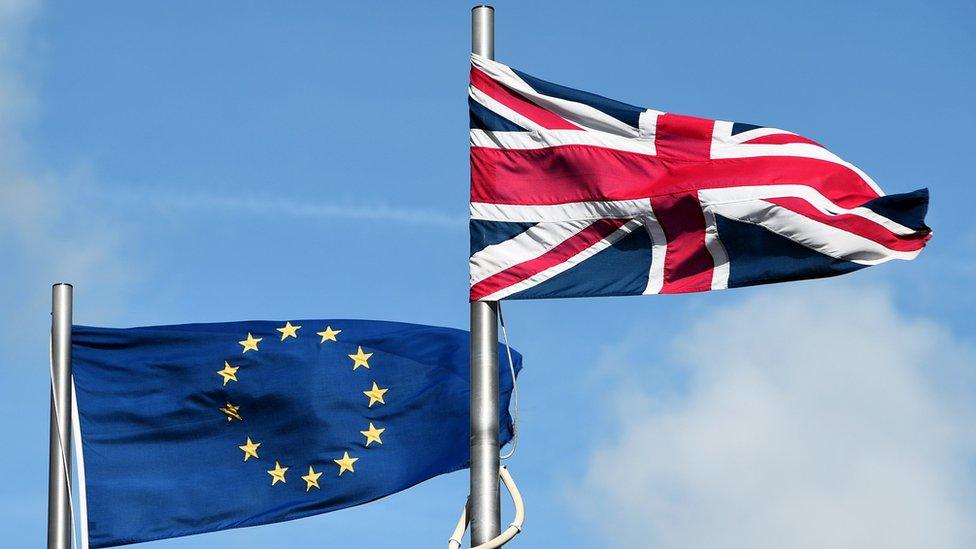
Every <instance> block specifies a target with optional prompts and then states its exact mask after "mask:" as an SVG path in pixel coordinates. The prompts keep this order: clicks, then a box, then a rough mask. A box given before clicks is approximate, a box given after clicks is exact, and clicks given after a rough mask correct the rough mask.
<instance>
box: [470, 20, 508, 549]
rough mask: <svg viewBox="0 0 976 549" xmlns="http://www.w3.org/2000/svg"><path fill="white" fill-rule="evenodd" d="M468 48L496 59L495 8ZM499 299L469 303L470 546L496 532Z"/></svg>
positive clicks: (476, 26)
mask: <svg viewBox="0 0 976 549" xmlns="http://www.w3.org/2000/svg"><path fill="white" fill-rule="evenodd" d="M471 51H472V53H476V54H478V55H482V56H484V57H487V58H489V59H494V58H495V9H494V8H492V7H491V6H475V7H474V8H473V9H472V10H471ZM498 401H499V397H498V303H497V302H477V301H476V302H474V303H471V499H470V502H471V513H470V516H471V545H472V546H475V545H479V544H482V543H485V542H487V541H489V540H491V539H492V538H494V537H495V536H497V535H499V534H500V533H501V502H500V501H499V493H498V466H499V457H498V449H499V448H498Z"/></svg>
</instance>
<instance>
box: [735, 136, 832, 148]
mask: <svg viewBox="0 0 976 549" xmlns="http://www.w3.org/2000/svg"><path fill="white" fill-rule="evenodd" d="M787 143H806V144H808V145H816V146H818V147H820V148H823V145H821V144H820V143H817V142H816V141H814V140H812V139H807V138H806V137H803V136H802V135H795V134H792V133H774V134H770V135H764V136H762V137H757V138H755V139H750V140H748V141H743V142H742V144H743V145H785V144H787Z"/></svg>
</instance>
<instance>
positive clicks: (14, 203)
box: [0, 0, 132, 341]
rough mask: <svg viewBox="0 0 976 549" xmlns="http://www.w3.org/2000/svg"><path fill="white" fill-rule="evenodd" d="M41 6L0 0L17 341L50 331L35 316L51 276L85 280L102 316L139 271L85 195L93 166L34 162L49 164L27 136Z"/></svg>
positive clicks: (2, 195) (1, 184)
mask: <svg viewBox="0 0 976 549" xmlns="http://www.w3.org/2000/svg"><path fill="white" fill-rule="evenodd" d="M40 8H41V6H40V2H34V1H27V0H20V1H18V0H0V36H2V37H3V39H2V40H0V143H2V146H0V246H2V250H3V258H4V261H3V267H2V268H0V302H2V303H3V304H4V307H3V312H2V313H0V314H2V315H3V317H4V320H6V321H7V322H4V324H5V325H8V326H10V328H9V329H6V330H4V333H3V334H2V336H0V337H3V338H9V339H10V340H11V341H23V338H24V337H29V336H30V335H31V334H33V335H37V336H42V337H43V333H44V331H43V330H38V329H37V327H38V326H37V322H36V321H38V320H39V321H40V323H42V324H43V323H44V322H46V320H45V316H44V315H38V314H37V313H38V312H39V311H45V310H47V308H48V307H49V306H50V284H52V283H54V282H57V281H59V280H65V281H69V282H74V283H77V284H82V285H84V286H85V295H87V296H88V297H89V298H92V299H91V301H90V302H89V304H90V308H89V311H91V313H93V316H98V315H100V314H103V313H106V312H109V311H113V310H115V308H116V307H117V306H118V304H119V303H121V301H122V298H121V294H122V293H123V290H124V287H125V285H126V283H127V282H128V281H129V280H130V278H131V271H132V270H131V267H130V266H129V265H128V263H127V262H126V261H125V259H124V258H123V253H124V250H123V249H122V244H123V240H122V238H121V237H120V235H122V234H124V231H123V230H121V229H120V227H119V226H118V224H117V222H115V221H114V220H112V219H111V217H110V216H109V215H107V213H106V211H105V210H104V208H102V207H101V206H100V204H99V201H98V200H93V199H91V198H88V197H86V196H85V195H86V188H89V187H90V186H91V185H90V177H89V175H88V174H87V171H86V170H84V169H78V170H74V171H72V172H70V173H61V172H59V173H54V172H50V173H49V172H45V171H43V170H42V169H37V168H34V167H31V166H36V165H39V164H40V165H43V163H42V162H36V161H32V160H31V154H32V153H31V147H30V144H29V143H27V142H26V140H25V139H24V133H25V130H26V129H27V128H28V127H29V126H30V125H31V124H32V123H33V121H34V119H35V116H36V115H37V108H38V105H37V101H36V96H35V94H34V91H33V90H34V88H35V86H36V82H34V80H33V79H32V78H31V77H30V70H29V69H28V67H30V66H33V65H32V63H31V62H30V60H31V58H32V55H33V53H34V48H33V44H34V43H35V40H34V38H33V35H32V34H31V30H32V25H33V23H34V20H35V18H36V17H37V15H38V13H39V11H40ZM86 198H87V199H86ZM96 296H97V297H96ZM86 318H91V316H86ZM32 319H33V321H32Z"/></svg>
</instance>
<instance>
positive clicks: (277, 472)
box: [268, 461, 288, 486]
mask: <svg viewBox="0 0 976 549" xmlns="http://www.w3.org/2000/svg"><path fill="white" fill-rule="evenodd" d="M287 470H288V468H287V467H282V466H281V464H280V463H278V462H277V461H276V462H275V468H274V469H270V470H268V474H269V475H271V485H272V486H274V485H275V484H278V481H279V480H280V481H281V482H284V483H286V484H287V483H288V481H286V480H285V471H287Z"/></svg>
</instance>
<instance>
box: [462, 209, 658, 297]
mask: <svg viewBox="0 0 976 549" xmlns="http://www.w3.org/2000/svg"><path fill="white" fill-rule="evenodd" d="M640 225H641V220H639V219H632V220H630V221H628V222H627V223H624V224H623V225H621V226H620V228H618V229H617V230H616V231H614V232H612V233H610V234H609V235H607V237H606V238H603V239H602V240H599V241H597V242H596V243H594V244H593V245H592V246H590V247H588V248H586V249H583V250H581V251H580V252H579V253H577V254H576V255H574V256H573V257H570V258H569V259H567V260H566V261H563V262H562V263H559V264H557V265H553V266H552V267H549V268H548V269H546V270H544V271H540V272H538V273H536V274H535V275H533V276H530V277H529V278H526V279H525V280H522V281H520V282H517V283H515V284H512V285H511V286H508V287H506V288H502V289H501V290H498V291H497V292H495V293H493V294H491V295H487V296H485V297H483V298H481V299H480V301H498V300H500V299H504V298H505V297H507V296H510V295H512V294H515V293H518V292H521V291H522V290H525V289H528V288H531V287H533V286H538V285H539V284H542V283H543V282H545V281H547V280H549V279H550V278H552V277H554V276H556V275H558V274H560V273H563V272H566V271H568V270H569V269H571V268H573V267H575V266H576V265H579V264H580V263H582V262H584V261H586V260H587V259H589V258H591V257H593V256H594V255H596V254H598V253H600V252H602V251H603V250H605V249H607V248H609V247H610V246H612V245H613V244H614V243H615V242H617V241H618V240H620V239H621V238H623V237H625V236H627V235H628V234H630V233H631V232H632V231H633V230H634V229H636V228H637V227H640Z"/></svg>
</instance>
